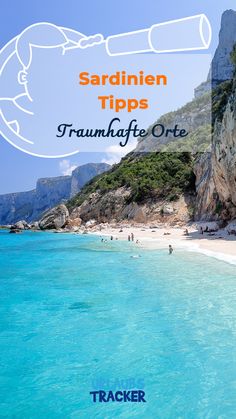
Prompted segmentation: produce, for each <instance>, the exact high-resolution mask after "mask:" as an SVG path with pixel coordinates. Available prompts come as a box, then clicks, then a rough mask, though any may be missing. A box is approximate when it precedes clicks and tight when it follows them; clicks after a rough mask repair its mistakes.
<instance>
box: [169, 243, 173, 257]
mask: <svg viewBox="0 0 236 419" xmlns="http://www.w3.org/2000/svg"><path fill="white" fill-rule="evenodd" d="M173 250H174V249H173V247H172V246H171V244H169V255H172V253H173Z"/></svg>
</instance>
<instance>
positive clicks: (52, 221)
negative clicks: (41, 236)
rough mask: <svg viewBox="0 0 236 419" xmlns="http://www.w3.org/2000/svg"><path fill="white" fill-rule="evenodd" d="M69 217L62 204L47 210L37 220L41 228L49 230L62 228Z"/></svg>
mask: <svg viewBox="0 0 236 419" xmlns="http://www.w3.org/2000/svg"><path fill="white" fill-rule="evenodd" d="M68 219H69V211H68V209H67V207H66V206H65V205H64V204H61V205H58V206H57V207H55V208H52V209H51V210H49V211H47V212H46V213H45V214H44V216H43V217H42V218H41V220H40V221H39V228H40V229H41V230H51V229H56V230H58V229H59V228H63V227H64V226H65V225H66V223H67V221H68Z"/></svg>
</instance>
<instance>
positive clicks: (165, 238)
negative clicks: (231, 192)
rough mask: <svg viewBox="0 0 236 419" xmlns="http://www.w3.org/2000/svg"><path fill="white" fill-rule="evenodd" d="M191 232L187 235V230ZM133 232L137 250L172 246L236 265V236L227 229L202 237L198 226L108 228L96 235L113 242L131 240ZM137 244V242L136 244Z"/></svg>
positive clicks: (175, 248)
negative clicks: (115, 240)
mask: <svg viewBox="0 0 236 419" xmlns="http://www.w3.org/2000/svg"><path fill="white" fill-rule="evenodd" d="M186 228H187V229H188V235H186V234H185V229H186ZM131 233H133V235H134V243H135V244H136V245H137V247H138V248H145V249H152V250H155V249H167V251H168V246H169V244H171V245H172V247H173V248H174V250H183V249H184V250H186V251H191V252H198V253H202V254H205V255H207V256H210V257H214V258H216V259H219V260H223V261H225V262H228V263H231V264H234V265H236V236H234V235H229V234H228V233H227V231H225V230H219V231H217V232H214V233H207V232H204V233H203V234H201V233H200V232H199V231H198V230H197V227H196V225H192V226H186V227H181V228H180V227H178V228H177V227H176V228H174V227H168V226H165V227H164V226H155V227H152V226H150V227H149V226H140V227H137V226H126V225H125V226H123V225H122V226H118V227H115V226H107V227H104V228H102V230H101V231H96V232H94V234H97V235H100V236H104V237H105V236H106V237H107V238H109V239H110V237H111V236H113V238H114V239H116V238H117V239H118V240H128V236H129V235H131ZM137 240H138V242H137V243H136V241H137Z"/></svg>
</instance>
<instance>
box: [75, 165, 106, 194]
mask: <svg viewBox="0 0 236 419" xmlns="http://www.w3.org/2000/svg"><path fill="white" fill-rule="evenodd" d="M109 168H110V166H109V165H108V164H106V163H89V164H85V165H83V166H79V167H77V168H76V169H75V170H74V171H73V172H72V176H71V189H70V197H71V198H72V197H73V196H74V195H75V194H77V193H78V192H79V191H80V190H81V189H82V187H83V186H84V185H85V184H86V183H87V182H89V181H90V180H91V179H92V178H94V177H95V176H97V175H100V174H101V173H104V172H106V171H107V170H108V169H109Z"/></svg>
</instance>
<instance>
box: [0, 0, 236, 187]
mask: <svg viewBox="0 0 236 419" xmlns="http://www.w3.org/2000/svg"><path fill="white" fill-rule="evenodd" d="M0 6H1V9H0V10H1V13H0V34H1V35H0V48H2V47H3V46H4V45H5V44H6V43H7V42H8V41H9V40H10V39H12V38H13V37H14V36H16V35H17V34H19V33H20V32H21V31H22V30H23V29H24V28H25V27H27V26H29V25H31V24H32V23H36V22H41V21H44V22H45V21H46V22H51V23H55V24H57V25H59V26H64V27H69V28H71V29H76V30H78V31H80V32H82V33H84V34H88V35H92V34H96V33H102V34H103V35H104V37H107V36H108V35H112V34H117V33H121V32H129V31H132V30H138V29H143V28H146V27H149V26H151V25H153V24H154V23H158V22H162V21H167V20H172V19H178V18H182V17H185V16H191V15H195V14H200V13H205V14H206V15H207V17H208V18H209V20H210V22H211V26H212V29H213V38H212V43H211V46H210V49H209V51H210V52H211V53H212V54H214V51H215V49H216V47H217V43H218V33H219V29H220V20H221V15H222V13H223V11H224V10H226V9H233V10H236V0H221V1H215V0H198V1H196V0H180V1H176V0H165V1H164V2H163V1H159V0H145V1H143V0H140V1H137V0H119V1H118V2H115V1H114V0H113V1H112V0H99V1H97V0H93V1H89V0H87V1H86V2H83V1H81V0H67V1H63V0H61V1H56V0H50V1H49V0H40V1H38V2H33V1H32V0H20V1H17V0H14V1H13V0H7V1H4V0H0ZM209 51H208V52H209ZM206 77H207V74H206ZM126 151H127V152H128V151H129V150H127V149H126ZM120 152H121V150H120V149H119V147H112V148H111V149H110V150H108V152H107V153H106V154H105V153H92V152H90V153H89V152H88V153H81V154H77V155H74V156H71V157H68V158H63V159H62V158H59V159H44V158H40V157H34V156H30V155H28V154H25V153H23V152H22V151H20V150H18V149H16V148H14V147H13V146H12V145H10V144H9V143H8V142H7V141H6V140H5V139H3V138H1V137H0V179H1V181H0V194H2V193H9V192H19V191H26V190H30V189H33V188H34V187H35V184H36V181H37V179H38V178H41V177H49V176H59V175H65V174H69V173H70V172H71V170H72V169H73V168H75V167H76V166H78V165H81V164H84V163H87V162H100V161H107V162H109V163H113V162H114V161H115V160H117V159H118V158H119V157H120Z"/></svg>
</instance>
